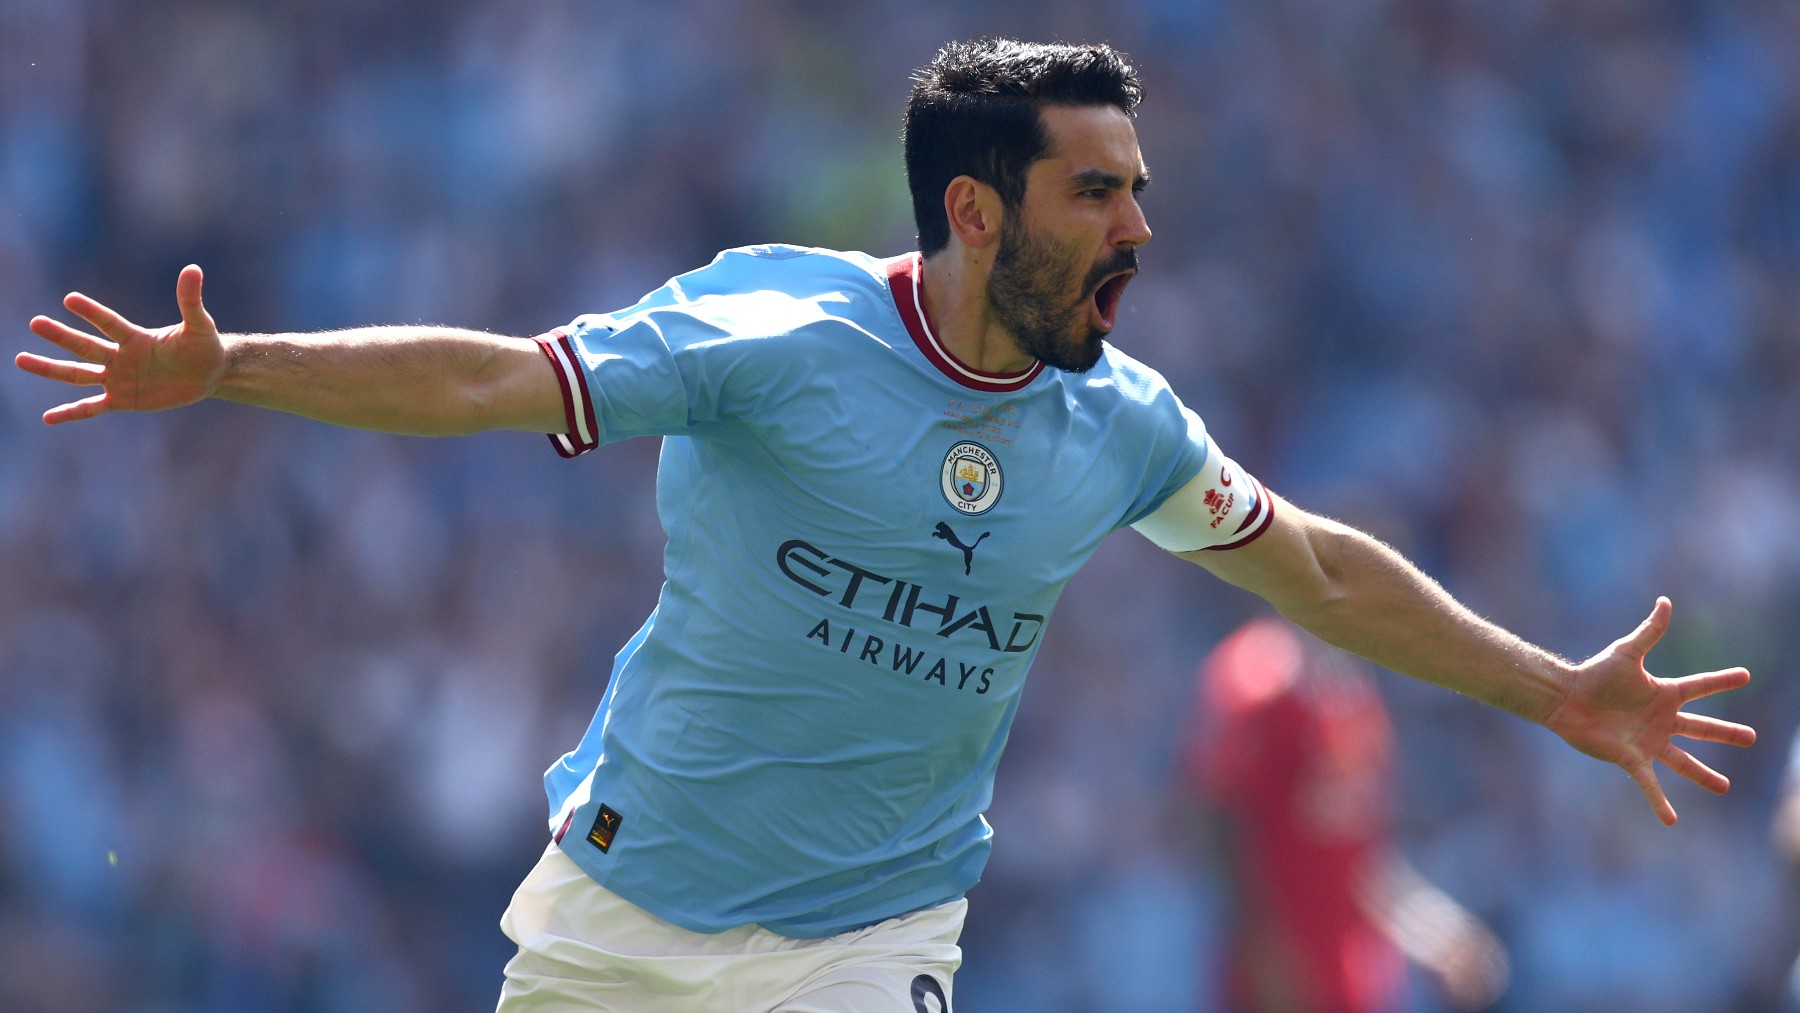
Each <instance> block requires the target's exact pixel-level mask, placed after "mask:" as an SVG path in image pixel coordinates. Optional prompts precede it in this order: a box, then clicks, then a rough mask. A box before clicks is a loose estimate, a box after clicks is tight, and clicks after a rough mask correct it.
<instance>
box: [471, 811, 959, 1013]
mask: <svg viewBox="0 0 1800 1013" xmlns="http://www.w3.org/2000/svg"><path fill="white" fill-rule="evenodd" d="M968 906H969V905H968V902H967V901H965V900H956V901H952V902H951V903H949V904H941V905H939V906H937V907H933V908H926V909H925V910H923V911H914V912H913V913H911V914H908V915H903V916H901V917H899V918H890V919H888V920H887V921H884V922H879V923H877V924H875V925H871V926H869V927H868V928H865V929H858V930H857V931H855V932H846V933H844V934H843V935H839V936H832V937H830V938H827V939H789V938H788V937H786V936H780V935H776V934H775V933H773V932H770V931H768V930H766V929H762V928H758V927H757V926H754V925H746V926H741V927H739V928H735V929H729V930H727V931H725V932H720V933H717V934H710V935H709V934H706V933H701V932H690V931H688V930H687V929H684V928H680V927H679V926H675V925H671V924H669V923H668V922H665V921H663V920H662V919H660V918H658V917H656V916H655V915H652V914H650V913H649V912H647V911H645V910H643V909H642V908H640V907H637V906H636V905H634V904H631V903H630V902H628V901H626V900H624V899H623V898H621V897H619V896H618V895H617V894H615V893H613V892H612V891H610V890H608V889H606V888H605V887H603V886H601V885H600V884H598V883H596V882H594V881H593V880H592V879H590V878H588V876H587V874H586V873H584V872H582V871H581V869H580V868H579V867H578V866H576V864H575V863H574V862H572V861H570V860H569V857H568V856H567V855H564V854H563V853H562V850H561V849H559V848H558V847H556V845H554V844H553V845H551V846H550V847H549V848H548V849H547V850H546V851H545V852H544V857H543V858H541V859H539V860H538V863H537V865H536V866H535V867H533V868H532V870H531V873H530V874H529V875H527V876H526V877H525V881H524V882H523V883H520V884H519V889H518V890H517V891H516V892H514V894H513V899H512V903H511V904H509V905H507V908H506V913H505V914H504V915H502V916H501V918H500V928H501V930H502V931H503V932H505V933H506V935H507V938H509V939H511V940H512V941H513V942H515V943H518V944H519V952H518V954H517V955H516V956H514V957H513V958H512V959H511V960H509V961H507V964H506V984H505V985H504V986H502V988H501V990H500V1005H499V1010H498V1013H524V1011H527V1010H532V1011H545V1013H551V1011H575V1010H580V1011H583V1013H588V1011H593V1010H606V1011H612V1013H645V1011H663V1010H667V1011H669V1013H690V1011H691V1013H950V982H951V976H952V975H954V974H955V973H956V969H957V968H958V967H959V966H961V965H962V948H961V947H959V946H957V943H956V941H957V939H958V937H960V936H961V935H962V927H963V914H964V912H965V911H967V910H968Z"/></svg>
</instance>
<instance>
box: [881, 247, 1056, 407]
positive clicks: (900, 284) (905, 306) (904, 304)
mask: <svg viewBox="0 0 1800 1013" xmlns="http://www.w3.org/2000/svg"><path fill="white" fill-rule="evenodd" d="M887 276H888V290H889V291H891V292H892V293H893V295H894V308H895V309H897V310H899V311H900V319H901V321H902V322H903V323H905V324H906V331H907V333H908V334H911V335H912V339H913V344H915V345H917V346H919V351H920V352H921V353H923V354H924V356H925V358H926V359H927V360H929V361H930V362H931V364H932V365H933V366H936V367H937V368H938V372H940V373H943V374H944V375H945V376H947V377H949V378H950V379H952V380H955V381H956V382H957V383H959V384H961V385H963V386H964V387H968V388H969V389H971V390H979V391H985V392H987V393H990V394H1010V393H1012V392H1013V391H1016V390H1023V389H1025V386H1026V385H1027V384H1029V383H1030V382H1031V381H1033V380H1035V379H1037V375H1038V374H1039V373H1042V372H1043V371H1044V364H1043V363H1041V362H1034V363H1032V364H1031V366H1030V367H1029V368H1028V369H1026V370H1024V371H1023V372H1019V373H988V372H984V371H982V370H979V369H976V368H974V367H973V366H967V365H964V364H963V363H962V362H961V361H960V360H958V359H957V358H956V356H954V355H951V354H950V350H949V349H948V348H945V347H944V346H943V344H942V343H940V342H939V341H938V339H937V335H936V334H934V333H932V330H931V324H930V322H928V321H927V320H926V319H925V259H924V258H923V257H921V256H920V255H919V254H917V253H909V254H907V255H905V256H903V257H895V258H894V259H893V260H890V261H888V262H887Z"/></svg>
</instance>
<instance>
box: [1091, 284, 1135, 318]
mask: <svg viewBox="0 0 1800 1013" xmlns="http://www.w3.org/2000/svg"><path fill="white" fill-rule="evenodd" d="M1136 273H1137V272H1135V271H1125V272H1122V273H1120V274H1115V275H1113V276H1112V277H1110V278H1108V279H1106V280H1105V281H1103V282H1101V283H1100V285H1099V287H1098V288H1096V289H1095V290H1094V311H1095V313H1097V314H1098V315H1099V317H1100V329H1101V330H1103V331H1111V330H1112V329H1113V325H1114V324H1117V323H1118V322H1119V301H1120V300H1121V299H1122V298H1124V296H1125V286H1126V285H1129V284H1131V276H1132V275H1133V274H1136Z"/></svg>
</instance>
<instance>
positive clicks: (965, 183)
mask: <svg viewBox="0 0 1800 1013" xmlns="http://www.w3.org/2000/svg"><path fill="white" fill-rule="evenodd" d="M1005 210H1006V209H1005V206H1004V205H1003V204H1001V202H1000V193H999V191H997V190H995V189H994V188H993V187H991V186H989V185H987V184H986V183H983V182H982V181H980V180H978V179H976V178H975V177H973V176H958V177H956V178H955V179H953V180H951V181H950V185H949V186H947V187H945V188H944V215H945V217H947V218H949V219H950V234H951V235H953V236H955V237H956V238H957V239H958V240H959V241H961V242H962V244H963V245H964V246H967V247H970V248H972V249H982V248H984V247H987V246H991V245H993V244H994V243H997V242H999V241H1000V227H1001V225H1002V224H1003V222H1004V218H1005Z"/></svg>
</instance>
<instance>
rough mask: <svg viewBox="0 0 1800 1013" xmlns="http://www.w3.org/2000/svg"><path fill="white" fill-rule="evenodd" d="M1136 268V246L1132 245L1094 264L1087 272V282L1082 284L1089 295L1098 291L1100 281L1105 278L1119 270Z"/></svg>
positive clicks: (1134, 269)
mask: <svg viewBox="0 0 1800 1013" xmlns="http://www.w3.org/2000/svg"><path fill="white" fill-rule="evenodd" d="M1137 269H1138V255H1137V247H1135V246H1134V247H1132V248H1130V249H1128V250H1119V251H1116V252H1115V253H1114V254H1113V255H1112V256H1110V257H1108V258H1106V259H1105V260H1103V261H1101V262H1100V263H1098V264H1095V265H1094V267H1093V270H1091V271H1089V272H1088V276H1087V284H1086V285H1084V286H1083V288H1084V289H1085V290H1086V292H1087V293H1088V295H1090V296H1091V295H1093V294H1094V293H1095V292H1097V291H1099V289H1100V285H1101V283H1102V282H1104V281H1105V280H1106V279H1107V278H1110V277H1112V276H1113V275H1115V274H1118V273H1119V272H1121V271H1134V272H1135V271H1136V270H1137Z"/></svg>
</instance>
